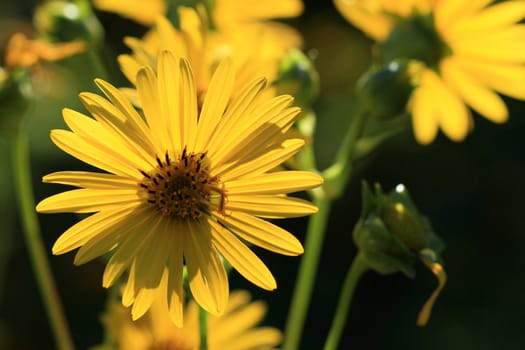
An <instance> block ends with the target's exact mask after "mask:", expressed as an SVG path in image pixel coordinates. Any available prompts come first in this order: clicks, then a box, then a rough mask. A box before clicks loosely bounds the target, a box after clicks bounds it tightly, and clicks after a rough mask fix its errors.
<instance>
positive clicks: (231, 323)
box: [96, 273, 282, 350]
mask: <svg viewBox="0 0 525 350" xmlns="http://www.w3.org/2000/svg"><path fill="white" fill-rule="evenodd" d="M164 276H167V273H165V274H164ZM162 281H163V282H162V283H164V284H165V283H167V278H163V280H162ZM185 308H186V310H187V311H186V312H185V314H184V326H183V327H177V326H175V325H174V324H173V323H172V322H171V320H170V316H169V314H168V312H167V308H166V305H163V301H162V298H160V297H159V298H157V299H155V301H154V302H153V304H152V306H151V308H150V310H149V312H147V313H146V315H145V316H144V317H143V318H141V319H140V320H137V321H133V320H132V318H131V315H130V313H129V310H128V309H126V308H124V307H123V306H122V305H120V303H118V302H115V301H113V302H110V303H109V304H108V308H107V310H106V312H104V314H103V315H102V323H103V325H104V328H105V330H106V332H107V334H108V335H109V336H110V337H111V339H113V344H111V345H109V344H108V345H104V346H99V347H97V348H96V350H109V349H126V350H151V349H159V350H160V349H181V350H199V349H200V339H199V320H198V305H197V304H196V303H195V302H194V301H193V300H190V301H188V302H187V304H186V306H185ZM266 310H267V307H266V305H265V303H264V302H262V301H255V302H251V296H250V293H249V292H247V291H245V290H236V291H233V292H232V293H230V298H229V300H228V305H227V307H226V310H225V311H224V315H222V316H220V317H214V316H210V317H208V326H207V329H208V339H207V340H208V349H209V350H214V349H215V350H223V349H228V350H250V349H270V348H274V347H275V346H277V345H278V344H279V343H280V341H281V338H282V334H281V332H280V331H279V330H278V329H276V328H273V327H268V326H263V327H257V324H258V323H260V322H261V320H262V319H263V317H264V316H265V314H266Z"/></svg>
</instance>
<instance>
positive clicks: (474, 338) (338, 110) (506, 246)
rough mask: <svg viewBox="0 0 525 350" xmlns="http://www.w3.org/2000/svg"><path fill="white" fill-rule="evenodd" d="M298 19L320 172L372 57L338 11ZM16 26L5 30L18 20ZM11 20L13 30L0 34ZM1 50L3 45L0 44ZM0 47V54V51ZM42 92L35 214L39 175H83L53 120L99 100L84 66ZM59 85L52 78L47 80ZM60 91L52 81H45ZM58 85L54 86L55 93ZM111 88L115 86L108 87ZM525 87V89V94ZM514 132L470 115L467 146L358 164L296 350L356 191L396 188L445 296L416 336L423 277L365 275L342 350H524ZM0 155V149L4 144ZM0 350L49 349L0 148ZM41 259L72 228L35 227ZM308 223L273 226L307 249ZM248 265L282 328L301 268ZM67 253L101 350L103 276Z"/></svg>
mask: <svg viewBox="0 0 525 350" xmlns="http://www.w3.org/2000/svg"><path fill="white" fill-rule="evenodd" d="M305 4H306V10H305V13H304V15H303V16H301V17H300V18H298V19H295V20H293V21H290V22H289V23H290V24H291V25H293V26H295V27H296V28H297V29H299V30H300V31H301V33H302V34H303V36H304V41H305V50H306V51H308V50H311V49H314V50H316V51H317V53H318V54H317V59H316V61H315V65H316V67H317V69H318V71H319V74H320V77H321V94H320V97H319V100H318V102H317V103H316V106H315V108H316V111H317V113H318V128H317V135H316V152H317V155H318V158H319V162H320V163H321V164H320V165H321V166H327V165H329V164H330V161H331V158H332V156H333V154H334V152H335V149H336V147H337V144H338V142H339V140H340V137H341V136H342V132H343V131H344V128H345V126H346V125H348V122H349V117H348V116H349V113H348V109H349V108H351V100H350V98H349V95H350V91H351V90H352V86H353V84H354V82H355V80H356V79H357V77H358V76H359V75H360V74H361V73H362V72H363V71H364V70H366V68H367V66H368V64H369V50H370V47H369V45H370V44H371V43H370V42H369V41H368V40H367V39H366V38H365V37H364V36H363V35H362V34H361V33H359V32H358V31H356V30H355V29H353V28H352V27H351V26H350V25H349V24H348V23H347V22H345V21H344V20H343V19H342V17H341V16H340V15H339V14H338V13H337V12H336V11H335V9H334V7H333V5H332V4H331V2H329V1H323V2H320V1H313V0H311V1H307V2H305ZM33 5H34V4H33V3H32V2H30V1H27V0H26V1H17V2H11V1H8V2H3V3H2V4H1V5H0V17H1V18H2V22H0V23H2V26H1V27H0V28H1V29H2V31H0V33H2V34H0V35H3V36H5V33H6V31H7V29H12V28H14V26H15V25H18V24H19V23H20V21H28V20H30V18H31V13H32V12H31V9H32V7H33ZM98 15H99V18H100V20H101V21H102V23H103V25H104V26H105V28H106V33H107V37H106V45H107V47H106V49H105V50H107V51H106V52H109V53H110V54H113V55H114V54H117V53H121V52H124V50H125V48H124V47H123V45H122V44H121V40H122V37H123V36H124V35H130V34H133V35H140V34H141V33H143V32H144V28H142V27H140V26H137V25H136V24H134V23H132V22H130V21H127V20H125V19H122V18H119V17H118V16H116V15H112V14H107V13H98ZM15 19H16V21H13V20H15ZM6 20H9V22H6ZM2 38H3V37H1V38H0V39H2ZM1 44H2V45H3V42H2V43H1ZM49 70H50V72H51V73H49V74H51V75H50V76H51V78H49V79H48V80H47V81H52V82H53V83H52V84H49V85H46V84H43V89H48V90H46V94H45V96H46V97H45V98H42V99H41V100H39V101H38V105H37V108H35V109H34V110H33V112H32V115H31V118H30V136H31V145H32V162H33V176H34V184H35V191H36V193H35V197H36V200H37V201H38V200H41V199H42V198H44V197H46V196H48V195H50V194H53V193H56V192H57V191H59V190H61V188H60V187H58V186H57V187H55V186H52V185H42V184H41V181H40V179H41V177H42V176H43V175H45V174H47V173H50V172H53V171H57V170H65V169H80V168H81V167H82V165H81V164H80V162H79V161H76V160H73V159H72V158H71V157H68V156H67V155H65V154H63V153H61V152H60V151H59V150H57V149H56V148H55V146H54V145H52V143H51V141H50V140H49V137H48V135H49V130H50V129H52V128H57V127H60V128H62V127H63V122H62V121H61V118H60V110H61V109H62V108H63V107H66V106H67V107H70V108H73V109H78V110H82V107H81V106H80V103H79V101H78V99H77V97H76V96H77V94H78V93H79V92H81V91H96V90H95V87H94V84H93V83H92V78H94V77H95V76H97V75H96V69H95V67H94V66H93V64H92V63H91V61H90V60H89V58H88V57H86V55H81V56H77V57H73V58H70V59H67V60H65V61H64V62H63V63H61V64H60V65H53V66H52V67H50V68H49ZM57 77H58V78H57ZM55 78H56V79H57V80H54V79H55ZM60 81H61V82H62V83H60ZM118 83H119V82H115V84H118ZM524 83H525V82H524ZM507 102H508V106H509V108H510V110H511V118H510V120H509V122H508V123H506V124H504V125H495V124H492V123H490V122H488V121H486V120H484V119H483V118H481V117H479V116H477V115H475V116H474V119H475V129H474V132H473V133H472V134H471V135H469V136H468V137H467V139H466V141H465V142H463V143H453V142H451V141H449V140H447V139H445V138H444V137H442V136H439V137H438V138H437V140H436V141H435V142H434V143H432V144H431V145H430V146H420V145H418V144H417V143H416V142H415V141H414V138H413V136H412V134H411V132H410V131H407V132H406V133H403V134H401V135H398V136H396V137H395V138H393V139H391V140H389V141H388V142H386V143H385V144H384V145H383V146H382V147H380V148H379V149H378V150H377V151H376V152H375V153H374V154H372V155H371V156H368V157H367V158H365V159H363V160H361V161H360V162H359V163H358V166H357V169H356V172H355V174H354V177H353V178H352V181H351V182H350V184H349V187H348V190H347V191H346V193H345V195H344V197H343V198H341V199H340V200H338V201H337V202H336V203H335V205H334V209H333V213H332V215H331V217H330V224H329V227H328V234H327V238H326V241H325V244H324V248H323V253H322V256H321V263H320V266H319V273H318V277H317V280H316V283H315V289H314V293H313V299H312V304H311V307H310V310H309V314H308V318H307V321H306V326H305V332H304V337H303V342H302V345H301V347H300V348H301V349H321V348H322V344H323V343H324V339H325V337H326V335H327V333H328V329H329V326H330V323H331V319H332V316H333V312H334V308H335V304H336V301H337V298H338V295H339V289H340V286H341V284H342V281H343V278H344V276H345V274H346V271H347V269H348V267H349V264H350V262H351V259H352V258H353V256H355V254H356V248H355V246H354V244H353V242H352V238H351V231H352V227H353V225H354V223H355V221H356V219H357V217H358V215H359V211H360V204H361V203H360V181H361V180H362V179H366V180H367V181H369V182H380V183H381V184H382V186H383V188H384V189H385V190H387V191H390V190H391V189H392V188H394V187H395V185H396V184H398V183H404V184H405V185H406V186H407V188H408V189H409V191H410V193H411V195H412V198H413V199H414V201H415V203H416V204H417V205H418V207H419V209H420V211H421V212H422V213H424V214H425V215H426V216H427V217H428V218H429V219H430V220H431V221H432V225H433V227H434V230H435V232H436V233H437V234H439V235H440V236H441V237H442V238H443V240H444V241H445V243H446V250H445V252H444V253H443V256H444V259H445V262H446V270H447V272H448V276H449V279H448V283H447V285H446V287H445V289H444V290H443V292H442V294H441V296H440V298H439V299H438V301H437V303H436V305H435V307H434V311H433V314H432V317H431V319H430V322H429V324H428V325H427V326H426V327H425V328H418V327H417V326H416V325H415V321H416V317H417V314H418V312H419V309H420V307H421V306H422V305H423V303H424V302H425V300H426V298H427V297H428V296H429V295H430V293H431V292H432V291H433V289H434V288H435V286H436V281H435V279H434V277H433V276H432V274H431V273H430V272H429V271H428V270H427V269H426V268H424V267H423V266H422V265H420V266H418V268H417V276H416V278H415V279H413V280H411V279H408V278H406V277H405V276H403V275H401V274H395V275H391V276H380V275H378V274H376V273H374V272H368V273H367V274H366V275H365V276H364V277H363V279H362V280H361V282H360V284H359V285H358V287H357V290H356V294H355V298H354V302H353V304H352V307H351V310H350V313H349V319H348V322H347V326H346V328H345V331H344V335H343V338H342V341H341V345H340V349H404V350H409V349H428V350H434V349H479V350H483V349H487V350H489V349H521V348H523V342H524V340H525V335H524V332H523V331H524V328H525V299H524V298H523V296H522V295H523V292H522V290H523V289H524V287H525V273H524V271H525V257H524V254H523V252H524V251H525V247H524V243H525V232H524V231H525V230H524V228H525V215H524V214H523V209H524V207H525V205H524V200H523V198H524V195H525V182H524V181H523V179H524V177H525V159H524V156H523V149H524V146H525V138H524V137H523V134H524V131H525V119H524V116H523V115H522V114H523V111H524V106H525V105H524V104H523V103H522V102H518V101H515V100H510V99H508V100H507ZM0 141H1V140H0ZM0 150H1V152H2V154H1V158H0V165H1V168H0V170H1V171H0V186H1V187H0V191H1V192H0V194H1V195H2V199H4V200H3V201H2V205H3V207H2V208H0V209H1V210H2V211H1V214H0V225H1V226H0V234H1V235H2V242H0V283H1V284H0V287H1V288H0V300H1V301H0V348H2V349H53V348H54V345H53V339H52V337H51V334H50V330H49V327H48V322H47V320H46V316H45V313H44V309H43V307H42V304H41V300H40V296H39V294H38V289H37V286H36V284H35V282H34V275H33V271H32V269H31V266H30V264H29V259H28V255H27V251H26V248H25V245H24V241H23V236H22V234H21V232H20V228H19V224H18V220H17V216H16V211H15V209H14V198H13V197H12V193H11V191H10V188H11V187H12V183H11V180H10V177H9V170H10V169H9V165H8V163H7V161H6V154H7V151H8V149H7V145H6V143H5V142H3V141H1V142H0ZM40 219H41V225H42V229H43V231H44V239H45V242H46V245H47V248H48V251H50V250H51V246H52V244H53V242H54V241H55V240H56V238H57V237H58V236H59V235H60V234H61V233H62V232H63V231H64V230H65V229H66V228H67V227H69V226H70V225H71V224H72V223H74V222H76V221H77V220H78V218H77V217H75V216H74V215H69V214H60V215H57V214H54V215H40ZM306 222H307V220H306V219H296V220H283V221H282V225H283V226H284V227H286V228H287V229H289V230H291V231H292V232H293V233H295V234H296V235H297V236H298V237H299V239H300V240H301V241H304V231H305V227H306ZM256 252H257V253H258V254H259V255H260V256H261V258H262V259H263V260H264V261H265V262H266V263H267V264H268V266H269V268H270V269H271V270H272V272H273V273H274V275H275V277H276V279H277V282H278V286H279V287H278V289H277V291H275V292H265V291H263V290H259V289H257V288H256V287H254V286H252V285H250V284H249V283H248V282H247V281H245V280H244V279H242V278H240V277H239V276H238V274H237V273H235V272H234V273H232V275H231V285H232V287H233V288H244V289H250V290H251V291H252V293H253V295H254V296H255V297H256V298H262V299H265V300H266V301H267V303H268V305H269V314H268V316H267V318H266V320H265V323H267V324H270V325H273V326H277V327H279V328H281V329H283V328H284V323H285V321H286V312H287V310H288V305H289V302H290V298H291V293H292V290H293V285H294V282H295V275H296V272H297V267H298V263H299V261H300V257H298V258H294V257H285V256H280V255H277V254H272V253H267V252H265V251H263V250H257V249H256ZM73 256H74V254H73V253H69V254H65V255H62V256H50V261H51V264H52V268H53V271H54V273H55V277H56V280H57V281H56V282H57V285H58V288H59V292H60V294H61V295H62V297H63V302H64V306H65V309H66V313H67V317H68V319H69V321H70V326H71V329H72V333H73V337H74V340H75V343H76V345H77V348H79V349H84V348H87V347H89V346H92V345H95V344H98V343H99V342H100V341H101V340H102V328H101V326H100V323H99V319H98V318H99V315H100V313H101V312H102V311H103V309H104V302H105V290H104V289H103V288H102V287H101V279H102V271H103V267H104V265H103V262H101V261H94V262H91V263H88V264H87V265H84V266H80V267H75V266H73V264H72V261H73Z"/></svg>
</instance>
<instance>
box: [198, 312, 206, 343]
mask: <svg viewBox="0 0 525 350" xmlns="http://www.w3.org/2000/svg"><path fill="white" fill-rule="evenodd" d="M199 338H200V350H208V313H207V312H206V310H204V309H203V308H202V307H200V306H199Z"/></svg>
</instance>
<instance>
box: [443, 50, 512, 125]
mask: <svg viewBox="0 0 525 350" xmlns="http://www.w3.org/2000/svg"><path fill="white" fill-rule="evenodd" d="M441 72H442V74H443V78H444V79H445V81H446V84H447V85H450V86H452V87H453V88H454V89H455V90H456V91H457V92H458V93H459V95H460V96H461V98H462V99H463V100H464V101H465V102H466V103H467V104H468V105H470V106H471V107H472V108H473V109H474V110H475V111H477V112H478V113H480V114H481V115H482V116H484V117H486V118H487V119H489V120H491V121H493V122H495V123H503V122H505V121H507V119H508V111H507V107H506V106H505V103H504V102H503V100H502V99H501V98H500V97H499V96H498V95H497V94H496V93H494V92H493V91H491V90H490V89H487V88H486V87H485V86H483V85H482V84H481V83H480V82H479V81H478V80H477V79H476V78H475V77H473V76H471V75H470V74H468V73H467V72H465V71H464V70H462V69H461V66H459V65H458V64H457V63H456V61H455V60H454V59H453V58H450V59H446V60H443V61H442V62H441Z"/></svg>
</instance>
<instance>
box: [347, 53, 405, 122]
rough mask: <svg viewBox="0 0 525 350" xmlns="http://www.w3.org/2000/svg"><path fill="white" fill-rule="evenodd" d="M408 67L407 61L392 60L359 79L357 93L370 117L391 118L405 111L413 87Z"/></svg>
mask: <svg viewBox="0 0 525 350" xmlns="http://www.w3.org/2000/svg"><path fill="white" fill-rule="evenodd" d="M409 67H410V64H409V63H408V62H407V61H392V62H390V63H388V64H387V65H386V66H383V67H381V68H380V69H374V70H371V71H369V72H367V73H365V75H363V77H362V78H361V79H360V80H359V82H358V84H357V94H358V96H359V99H360V102H361V105H362V108H364V110H365V111H366V112H367V113H369V114H370V116H371V117H372V118H377V119H380V120H381V119H386V118H393V117H395V116H397V115H399V114H401V113H403V112H404V111H405V106H406V104H407V101H408V98H409V97H410V94H411V93H412V89H413V86H412V83H411V74H410V69H409Z"/></svg>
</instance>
